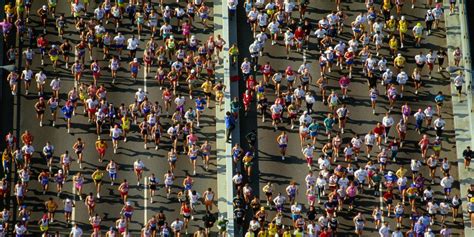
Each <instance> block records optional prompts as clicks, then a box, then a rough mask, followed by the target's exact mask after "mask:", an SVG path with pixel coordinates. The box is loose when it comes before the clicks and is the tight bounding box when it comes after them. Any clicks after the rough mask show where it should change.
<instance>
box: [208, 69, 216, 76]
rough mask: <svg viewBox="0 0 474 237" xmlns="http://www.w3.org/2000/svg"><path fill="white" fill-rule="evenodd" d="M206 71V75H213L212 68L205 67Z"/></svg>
mask: <svg viewBox="0 0 474 237" xmlns="http://www.w3.org/2000/svg"><path fill="white" fill-rule="evenodd" d="M206 71H207V75H209V76H212V75H214V70H212V69H206Z"/></svg>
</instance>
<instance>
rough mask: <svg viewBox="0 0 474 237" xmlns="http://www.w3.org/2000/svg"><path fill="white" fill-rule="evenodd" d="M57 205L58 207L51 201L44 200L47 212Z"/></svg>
mask: <svg viewBox="0 0 474 237" xmlns="http://www.w3.org/2000/svg"><path fill="white" fill-rule="evenodd" d="M57 207H58V205H57V204H56V203H55V202H53V201H47V202H46V209H48V211H49V212H52V211H54V210H55V209H56V208H57Z"/></svg>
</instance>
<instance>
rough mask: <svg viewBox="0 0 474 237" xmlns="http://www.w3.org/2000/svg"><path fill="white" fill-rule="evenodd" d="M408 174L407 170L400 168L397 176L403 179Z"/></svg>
mask: <svg viewBox="0 0 474 237" xmlns="http://www.w3.org/2000/svg"><path fill="white" fill-rule="evenodd" d="M406 173H407V169H404V168H400V169H398V170H397V172H396V173H395V174H396V175H397V177H398V178H402V177H404V176H405V174H406Z"/></svg>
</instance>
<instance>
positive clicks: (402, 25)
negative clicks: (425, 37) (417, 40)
mask: <svg viewBox="0 0 474 237" xmlns="http://www.w3.org/2000/svg"><path fill="white" fill-rule="evenodd" d="M398 27H399V29H400V32H402V33H406V32H407V31H408V22H407V21H406V20H404V21H400V22H398Z"/></svg>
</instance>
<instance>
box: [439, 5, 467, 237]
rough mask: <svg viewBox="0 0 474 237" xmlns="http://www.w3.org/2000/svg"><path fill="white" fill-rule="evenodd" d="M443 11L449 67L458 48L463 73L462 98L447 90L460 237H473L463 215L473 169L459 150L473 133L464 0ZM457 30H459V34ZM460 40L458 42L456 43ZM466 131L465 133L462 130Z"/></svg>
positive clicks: (461, 150) (465, 213) (465, 215)
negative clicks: (453, 137)
mask: <svg viewBox="0 0 474 237" xmlns="http://www.w3.org/2000/svg"><path fill="white" fill-rule="evenodd" d="M443 3H444V9H446V10H445V14H444V17H445V27H446V40H447V45H449V46H448V55H449V56H450V57H449V65H453V64H454V61H453V59H452V57H451V55H453V51H454V49H456V48H457V47H459V48H460V49H461V51H462V52H463V54H464V55H463V58H462V60H461V64H462V69H461V70H463V71H464V75H465V79H466V86H465V91H466V93H465V95H463V96H462V97H461V98H460V97H458V96H457V92H456V89H455V87H454V85H453V86H451V94H452V95H453V96H452V104H453V114H454V128H455V135H456V154H457V157H455V159H456V161H457V163H458V165H457V166H458V172H459V183H460V192H461V195H460V196H461V198H462V201H463V205H462V209H463V212H462V213H463V221H464V236H474V230H473V228H472V227H473V226H472V225H471V223H470V222H471V220H470V217H469V215H468V212H467V203H468V200H466V196H467V189H468V188H469V185H470V184H471V183H472V182H471V183H470V182H469V180H470V179H471V177H472V176H474V169H472V168H470V169H465V168H464V163H463V162H464V160H463V157H462V153H463V150H464V149H466V147H467V146H471V147H473V145H474V143H473V139H472V131H474V114H473V110H472V109H473V107H472V79H473V78H472V73H471V70H472V65H471V56H470V45H469V32H468V27H467V16H466V13H470V12H469V11H467V10H466V3H465V1H464V0H462V1H459V9H458V11H457V13H456V14H453V15H449V11H448V9H449V0H445V1H444V2H443ZM459 29H460V30H459ZM457 31H459V32H460V33H459V32H457ZM459 39H461V40H459ZM455 77H456V74H455V72H454V73H451V77H450V78H451V81H453V80H454V78H455ZM466 128H467V129H466Z"/></svg>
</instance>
